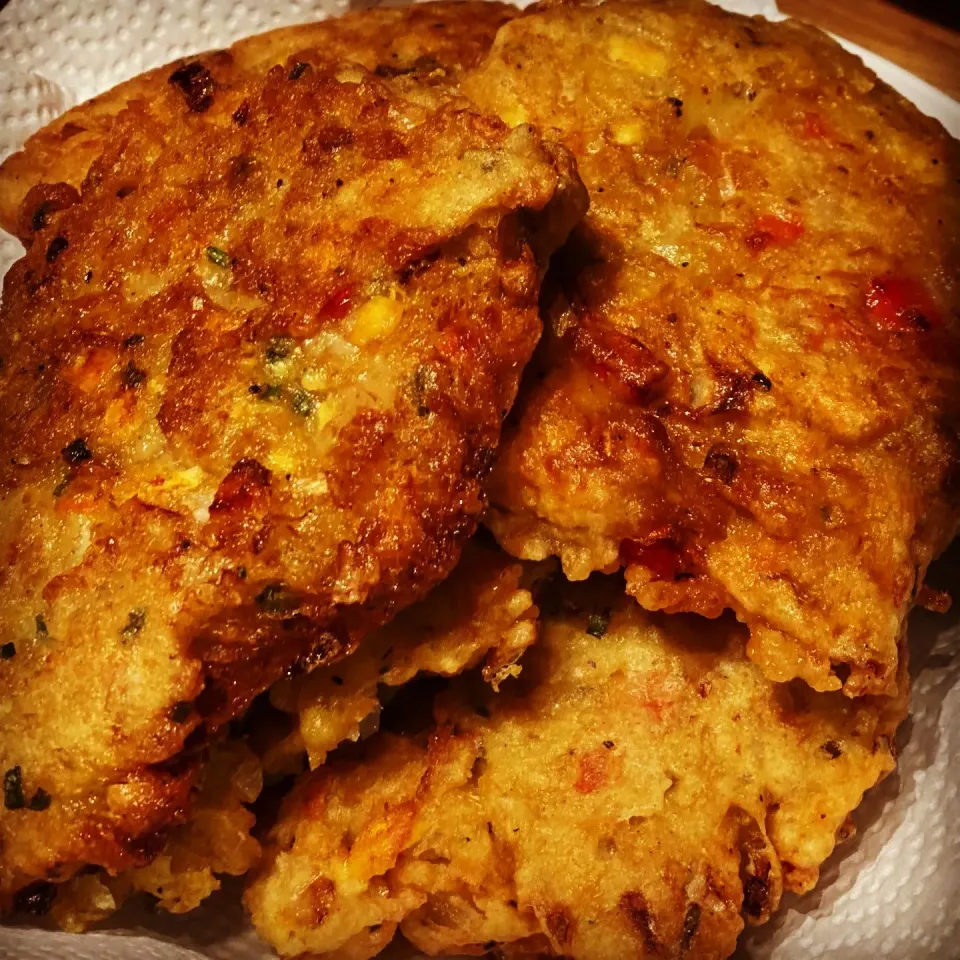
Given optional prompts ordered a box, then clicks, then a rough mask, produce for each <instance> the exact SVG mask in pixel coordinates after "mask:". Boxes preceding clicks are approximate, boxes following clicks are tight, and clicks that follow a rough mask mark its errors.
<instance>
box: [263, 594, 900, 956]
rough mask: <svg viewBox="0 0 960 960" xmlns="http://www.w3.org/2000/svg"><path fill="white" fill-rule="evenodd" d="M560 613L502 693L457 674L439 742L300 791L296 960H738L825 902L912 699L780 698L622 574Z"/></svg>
mask: <svg viewBox="0 0 960 960" xmlns="http://www.w3.org/2000/svg"><path fill="white" fill-rule="evenodd" d="M552 600H553V603H554V606H555V609H554V610H553V611H552V612H548V613H546V614H545V615H544V617H543V622H542V624H541V630H540V637H539V639H538V641H537V643H536V644H535V645H534V646H533V647H532V648H531V649H530V650H529V651H528V652H527V653H526V654H525V656H524V658H523V673H522V674H521V676H520V677H519V679H517V680H511V681H510V682H509V683H507V684H506V685H505V686H504V687H503V689H502V690H501V691H500V693H499V694H495V693H492V692H491V691H489V689H488V688H487V687H486V685H485V684H483V683H471V682H470V681H468V680H466V679H462V680H459V681H456V682H455V684H454V686H453V687H451V689H450V690H449V691H447V692H446V693H445V694H443V695H441V699H440V700H439V702H438V704H437V705H436V707H435V712H436V718H437V726H436V728H435V729H434V730H433V731H432V732H431V733H429V735H424V736H423V737H420V738H417V737H413V738H406V739H405V738H400V737H394V736H387V735H382V734H381V735H378V736H377V737H375V738H373V739H371V740H370V741H368V742H367V744H366V745H365V747H366V749H365V752H364V754H363V755H362V756H361V757H360V758H359V759H355V760H350V761H345V760H342V759H331V760H330V761H329V762H328V763H327V765H326V766H324V767H321V768H320V769H319V770H316V771H314V772H313V773H310V774H308V775H306V776H305V777H304V778H303V779H302V780H301V781H300V782H299V783H298V785H297V786H296V787H295V788H294V791H293V793H292V794H291V795H290V796H289V797H288V798H287V800H286V801H285V806H284V809H283V810H282V812H281V815H280V819H279V821H278V823H277V825H276V827H275V828H274V829H273V831H272V832H271V834H270V837H269V839H268V842H267V845H266V847H265V852H264V859H263V860H262V862H261V868H260V872H259V875H258V876H257V877H256V878H255V880H254V882H253V883H252V885H251V886H250V888H249V889H248V891H247V894H246V905H247V907H248V909H249V911H250V913H251V915H252V917H253V920H254V923H255V924H256V926H257V929H258V930H259V931H260V933H261V934H262V935H263V936H264V937H265V938H266V939H267V940H268V941H269V942H270V943H271V944H272V945H273V946H274V947H275V948H276V949H277V950H278V951H279V952H280V954H281V955H282V956H298V955H300V954H301V953H308V954H309V955H310V956H330V957H334V956H335V957H337V958H350V960H356V958H367V957H370V956H373V955H374V953H375V952H376V951H377V950H378V949H380V948H382V947H383V946H385V945H386V943H388V942H389V941H390V939H391V938H392V936H393V934H394V931H395V930H396V929H397V928H398V926H399V929H400V930H402V932H403V933H404V935H405V936H406V937H407V938H408V939H409V940H410V941H411V942H412V943H413V944H414V946H415V947H417V948H418V949H419V950H422V951H423V952H425V953H427V954H429V955H431V956H434V955H438V954H466V955H472V954H482V953H486V952H489V951H490V950H491V949H492V948H493V947H495V946H499V947H501V948H502V951H503V953H504V955H505V956H511V957H512V956H530V955H547V956H563V957H570V958H578V960H593V958H596V960H617V958H620V957H623V958H628V957H629V958H636V957H664V956H669V957H674V956H684V957H688V958H691V960H692V958H707V957H709V958H720V957H726V956H728V955H729V954H730V953H731V952H732V951H733V949H734V946H735V943H736V938H737V936H738V934H739V932H740V930H741V929H742V927H743V924H744V919H745V920H746V921H748V922H752V923H759V922H763V921H764V920H766V919H767V918H768V917H769V915H770V914H771V912H772V911H774V910H775V909H776V908H777V905H778V903H779V900H780V897H781V893H782V891H783V890H795V891H806V890H809V889H810V888H811V887H813V885H814V884H815V883H816V881H817V875H818V869H819V866H820V864H821V863H822V862H823V860H824V859H825V858H826V857H827V856H828V855H829V854H830V852H831V850H832V849H833V847H834V844H835V843H836V841H837V839H838V837H843V836H845V835H849V832H850V830H851V829H852V825H851V824H850V823H849V821H848V817H849V814H850V812H851V811H852V810H853V809H854V808H855V807H856V806H857V805H858V803H859V802H860V799H861V796H862V794H863V792H864V791H865V790H866V789H868V788H869V787H871V786H873V785H874V784H875V783H876V782H877V781H878V780H879V779H881V778H882V777H884V776H885V775H886V774H887V773H889V772H890V770H892V769H893V767H894V752H893V746H892V739H891V738H892V737H893V734H894V732H895V730H896V727H897V724H898V723H899V721H900V720H901V719H902V717H903V716H904V713H905V709H906V697H905V695H902V696H901V697H900V698H899V699H889V698H876V697H865V698H861V699H859V700H857V701H851V700H850V699H848V698H846V697H844V696H843V694H842V693H839V692H831V693H815V692H813V691H811V690H810V688H809V687H808V686H806V685H805V684H803V683H802V682H800V681H793V682H792V683H789V684H777V683H774V682H771V681H770V680H768V679H766V678H765V677H764V675H763V673H762V672H761V671H760V669H759V668H758V667H757V666H756V665H755V664H753V663H751V662H750V661H749V659H748V658H747V657H746V654H745V645H746V630H745V629H744V628H743V627H742V626H740V625H738V624H736V623H735V622H734V621H733V620H732V618H730V619H727V618H724V619H720V620H713V621H710V620H704V619H700V618H694V617H690V616H664V615H662V614H649V613H647V612H645V611H643V610H642V609H641V608H640V607H639V606H638V605H637V604H635V603H634V602H632V601H631V600H630V599H629V598H627V597H625V596H624V595H623V587H622V581H620V580H619V579H607V580H605V581H604V580H603V579H602V578H599V577H595V578H594V579H593V580H592V581H591V582H590V583H588V584H581V585H575V586H571V585H563V586H561V587H560V590H559V594H558V595H554V596H553V598H552ZM543 602H544V604H547V603H548V602H549V597H548V598H547V599H545V600H544V601H543ZM904 686H905V683H904Z"/></svg>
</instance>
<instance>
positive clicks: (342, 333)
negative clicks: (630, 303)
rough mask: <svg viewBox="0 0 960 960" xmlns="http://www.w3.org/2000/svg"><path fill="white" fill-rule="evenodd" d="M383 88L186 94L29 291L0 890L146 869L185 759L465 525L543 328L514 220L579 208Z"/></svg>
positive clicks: (7, 432)
mask: <svg viewBox="0 0 960 960" xmlns="http://www.w3.org/2000/svg"><path fill="white" fill-rule="evenodd" d="M184 69H187V68H183V67H178V68H177V70H176V72H177V73H180V72H181V71H182V70H184ZM201 71H202V68H201ZM193 76H194V78H195V79H196V78H198V77H199V78H202V72H201V73H195V74H193ZM404 79H406V78H404ZM197 82H203V81H202V79H201V80H198V81H197ZM394 82H395V81H391V80H384V79H381V78H377V77H375V76H373V75H372V74H369V73H367V72H366V71H365V70H364V69H363V68H362V67H359V66H355V65H345V66H342V67H337V68H334V67H327V66H323V65H316V64H312V63H310V62H307V61H304V63H303V64H302V66H298V67H296V68H294V69H288V68H279V67H278V68H274V69H272V70H271V71H270V72H269V73H268V74H267V75H266V76H265V77H262V78H260V79H258V80H255V81H254V80H251V81H249V82H243V83H240V84H237V85H236V86H234V87H231V88H230V89H229V90H219V89H217V88H216V86H215V85H214V86H213V87H212V89H211V92H210V94H209V96H210V98H211V101H210V103H209V104H207V106H206V108H205V109H204V111H203V112H200V113H197V112H194V111H192V110H190V109H188V107H187V106H186V105H185V103H184V97H185V96H187V98H188V99H189V96H190V95H191V94H189V93H187V92H186V91H185V90H184V88H183V86H182V85H181V84H179V83H171V84H167V85H166V86H164V87H163V89H162V90H161V91H160V92H159V94H158V96H156V97H155V98H153V99H152V100H150V101H149V102H138V103H134V104H132V105H131V107H130V108H129V110H128V111H126V112H125V113H124V114H122V115H121V116H120V117H119V118H118V121H117V124H116V127H115V128H114V131H113V133H112V135H111V140H110V143H109V145H108V148H107V149H106V150H105V152H104V153H103V155H102V156H101V157H100V158H99V159H98V161H97V162H96V164H95V165H94V167H93V168H92V170H91V172H90V175H89V176H88V178H87V180H86V182H85V184H84V187H83V191H82V194H81V195H80V196H79V197H72V198H70V199H71V202H70V204H69V205H67V206H65V207H64V209H60V210H57V211H56V212H52V211H51V212H48V213H47V214H46V215H45V217H44V224H43V225H42V227H41V229H40V231H39V232H38V233H37V234H36V236H35V238H34V240H33V243H32V245H31V247H30V249H29V251H28V253H27V255H26V256H25V257H24V258H23V259H22V260H21V261H20V262H18V263H17V264H16V265H15V266H14V267H13V268H12V269H11V271H10V273H9V274H8V275H7V278H6V281H5V286H4V300H3V305H2V312H0V356H2V357H3V366H2V368H0V405H2V408H3V411H4V418H3V422H2V424H0V447H2V449H3V451H4V456H3V458H2V464H0V498H2V499H0V644H2V649H3V659H2V661H0V683H2V686H3V690H4V711H3V716H2V720H0V771H5V784H6V786H7V791H6V804H5V808H4V809H3V810H2V811H0V842H2V854H0V893H3V894H4V895H9V894H11V893H13V892H14V891H17V890H19V889H21V888H22V887H24V886H25V885H26V884H28V883H30V882H31V881H33V880H40V879H48V880H63V879H66V878H68V877H70V876H71V875H72V874H73V873H74V872H76V871H77V870H78V869H79V868H80V867H82V866H84V865H85V864H97V865H100V866H103V867H104V868H106V869H107V870H108V871H109V872H111V873H114V872H116V871H119V870H122V869H125V868H127V867H130V866H138V865H141V864H142V863H144V862H146V861H149V860H150V859H151V858H152V856H153V855H154V854H155V853H156V852H157V849H158V848H159V846H160V845H161V844H162V839H163V831H164V830H165V828H166V827H167V826H169V825H170V824H171V823H173V822H178V821H180V820H182V819H183V817H184V816H185V815H186V807H187V806H188V803H189V794H190V789H191V783H192V780H193V778H194V776H195V774H196V770H197V765H198V761H197V756H198V754H197V753H196V752H195V751H194V750H192V749H191V750H190V751H188V752H186V753H183V754H181V751H182V749H183V747H184V744H185V742H186V741H188V739H189V745H190V746H191V748H193V747H194V746H195V745H196V742H197V740H198V739H199V740H201V741H202V739H203V734H204V731H209V730H212V729H214V728H216V727H218V726H219V725H221V724H222V723H223V722H224V721H225V720H227V719H228V718H230V717H233V716H236V715H237V714H239V713H240V712H241V711H242V710H243V709H244V708H245V707H246V706H247V704H248V703H249V702H250V700H251V699H252V697H253V696H254V695H256V694H257V693H258V692H260V691H261V690H263V689H265V688H266V687H267V686H269V685H270V684H271V683H272V682H273V681H274V680H276V679H277V678H278V677H280V676H281V675H282V674H284V673H285V672H286V671H287V670H288V669H290V668H291V667H293V666H294V665H299V666H300V667H307V668H309V667H312V666H315V665H320V664H323V663H327V662H330V661H332V660H335V659H337V658H338V657H341V656H343V655H346V654H347V653H349V652H351V651H352V650H353V649H354V647H355V646H356V644H357V642H358V640H359V638H360V637H361V636H362V635H363V634H364V633H365V632H367V631H369V630H370V629H372V628H373V627H375V626H378V625H380V624H381V623H382V622H384V621H385V620H387V619H388V618H389V617H390V616H392V615H393V614H394V613H395V612H397V611H398V610H399V609H401V608H402V607H404V606H406V605H407V604H409V603H410V602H412V601H414V600H416V599H418V598H419V597H421V596H423V595H425V594H426V593H427V591H428V590H429V589H430V588H431V587H432V586H433V585H434V584H435V583H436V582H437V581H438V580H440V579H441V578H442V577H444V576H445V575H446V574H447V573H448V572H449V571H450V570H451V569H452V568H453V566H454V564H455V562H456V560H457V557H458V555H459V552H460V548H461V546H462V544H463V543H464V542H465V541H466V539H467V538H468V537H469V536H470V534H471V533H472V532H473V529H474V527H475V525H476V521H477V518H478V516H479V513H480V511H481V507H482V486H481V484H482V481H483V479H484V477H485V475H486V473H487V471H488V469H489V466H490V463H491V460H492V456H493V452H494V450H495V448H496V445H497V442H498V438H499V432H500V424H501V420H502V418H503V416H504V415H505V414H506V412H507V410H508V409H509V407H510V405H511V403H512V401H513V398H514V394H515V390H516V385H517V381H518V378H519V376H520V372H521V370H522V367H523V365H524V364H525V363H526V361H527V360H528V358H529V356H530V354H531V352H532V350H533V347H534V344H535V342H536V340H537V337H538V336H539V332H540V322H539V318H538V315H537V294H538V287H539V282H538V265H537V263H536V262H535V259H534V256H533V254H532V252H531V248H530V246H529V245H528V243H527V239H526V233H527V231H528V230H537V229H538V226H539V225H541V224H546V225H547V226H548V228H549V229H548V230H547V232H546V233H545V232H544V231H542V230H541V231H538V233H537V237H536V243H537V246H538V249H540V250H545V251H548V250H549V248H550V247H551V246H555V245H556V244H557V243H559V242H561V241H562V239H563V235H564V233H565V230H566V229H567V228H568V227H569V222H570V219H571V218H575V217H577V216H579V214H580V213H581V212H582V204H581V202H580V201H581V200H582V197H581V194H580V193H578V192H577V187H578V183H577V182H575V181H574V180H573V179H572V178H573V177H574V176H575V174H573V173H572V172H571V169H570V164H569V158H568V157H566V155H565V154H563V152H562V151H561V149H560V148H557V147H547V146H545V145H544V144H543V143H542V142H541V141H540V139H539V138H538V137H537V136H536V135H535V134H534V133H533V132H532V130H531V129H530V128H523V129H518V130H514V131H509V130H507V128H506V127H504V126H503V125H502V124H500V123H499V121H497V120H495V119H489V118H483V117H481V116H478V115H477V114H475V113H472V112H470V111H469V110H467V109H464V108H463V105H462V104H458V103H447V104H446V105H445V106H442V107H437V108H436V109H434V108H432V107H431V106H429V103H428V101H429V96H428V93H427V92H425V91H420V92H419V93H418V94H417V99H416V101H413V100H409V99H406V98H405V97H403V96H401V95H399V94H398V93H397V92H396V91H395V89H394V88H393V86H392V84H393V83H394ZM454 184H455V185H456V189H451V186H452V185H454ZM558 205H559V207H560V209H559V212H558ZM521 210H522V211H523V216H522V217H521V216H519V215H518V214H519V211H521ZM564 219H566V221H567V223H566V227H562V226H561V221H563V220H564Z"/></svg>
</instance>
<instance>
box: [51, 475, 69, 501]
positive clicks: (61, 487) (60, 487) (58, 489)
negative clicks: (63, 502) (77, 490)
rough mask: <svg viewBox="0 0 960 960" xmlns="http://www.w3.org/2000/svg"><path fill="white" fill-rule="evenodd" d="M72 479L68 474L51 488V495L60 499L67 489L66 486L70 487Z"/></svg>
mask: <svg viewBox="0 0 960 960" xmlns="http://www.w3.org/2000/svg"><path fill="white" fill-rule="evenodd" d="M72 479H73V477H72V476H71V475H70V474H69V473H68V474H67V475H66V476H65V477H64V478H63V479H62V480H61V481H60V482H59V483H58V484H57V485H56V486H55V487H54V488H53V495H54V496H55V497H62V496H63V494H64V491H65V490H66V489H67V487H68V486H70V481H71V480H72Z"/></svg>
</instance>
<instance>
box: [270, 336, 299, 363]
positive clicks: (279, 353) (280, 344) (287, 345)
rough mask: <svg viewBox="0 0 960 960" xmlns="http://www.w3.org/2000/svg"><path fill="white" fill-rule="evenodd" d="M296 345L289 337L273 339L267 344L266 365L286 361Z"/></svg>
mask: <svg viewBox="0 0 960 960" xmlns="http://www.w3.org/2000/svg"><path fill="white" fill-rule="evenodd" d="M295 346H296V344H295V343H294V342H293V340H292V339H291V338H290V337H274V338H273V339H272V340H270V341H269V342H268V343H267V363H278V362H279V361H280V360H286V359H287V357H289V356H290V354H291V353H293V350H294V347H295Z"/></svg>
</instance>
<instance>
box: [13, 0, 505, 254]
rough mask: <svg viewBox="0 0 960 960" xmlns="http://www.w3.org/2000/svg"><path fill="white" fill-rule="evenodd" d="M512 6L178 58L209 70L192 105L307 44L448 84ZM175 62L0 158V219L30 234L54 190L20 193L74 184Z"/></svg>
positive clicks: (461, 7) (285, 30)
mask: <svg viewBox="0 0 960 960" xmlns="http://www.w3.org/2000/svg"><path fill="white" fill-rule="evenodd" d="M516 13H517V10H516V8H515V7H512V6H510V5H508V4H504V3H495V2H479V0H465V2H448V0H440V2H433V3H424V4H417V5H415V6H413V5H411V6H404V7H384V8H379V9H375V10H365V11H363V12H362V13H348V14H347V15H345V16H343V17H332V18H330V19H328V20H323V21H320V22H318V23H306V24H302V25H299V26H294V27H280V28H279V29H277V30H271V31H269V32H267V33H263V34H258V35H257V36H253V37H247V38H246V39H244V40H240V41H238V42H237V43H236V44H234V45H233V46H232V47H230V48H229V49H228V50H219V51H210V52H209V53H205V54H201V55H199V56H195V57H187V58H184V59H183V60H181V61H179V62H178V64H177V66H180V67H183V68H186V69H189V70H193V69H195V68H194V67H192V66H191V64H193V63H197V62H199V63H200V64H201V65H202V66H203V67H204V69H206V70H207V71H208V72H209V74H210V75H211V78H212V79H211V81H210V82H209V89H208V85H207V83H206V82H197V80H193V79H191V78H190V77H185V81H186V83H187V84H188V85H192V86H193V87H194V89H195V90H196V102H197V104H198V105H200V104H202V102H203V97H204V96H206V95H207V94H209V93H211V92H212V91H213V90H214V89H223V88H224V87H229V86H232V85H234V84H236V83H237V82H239V81H240V80H241V79H242V78H243V77H244V76H247V75H248V74H250V73H253V74H258V73H262V72H263V71H264V70H265V69H268V68H269V67H272V66H274V65H277V64H285V63H286V61H287V59H288V58H289V57H291V56H293V55H294V54H295V53H298V52H299V51H301V50H307V49H314V50H316V51H318V52H321V53H322V54H323V56H325V57H326V58H328V59H331V60H341V59H342V60H351V61H355V62H357V63H361V64H362V65H363V66H365V67H367V68H368V69H369V70H374V71H375V72H376V73H377V74H378V76H383V77H391V76H398V75H410V76H413V77H415V78H416V79H418V80H420V81H422V82H427V83H431V84H436V83H441V84H442V83H448V84H452V83H454V82H455V79H456V77H457V76H459V73H460V72H461V71H462V70H464V69H467V68H469V67H473V66H475V65H476V64H477V63H479V62H480V60H481V58H482V57H483V55H484V54H485V53H486V52H487V50H488V49H489V47H490V44H491V43H492V42H493V38H494V36H495V35H496V32H497V29H498V28H499V27H500V26H501V25H502V24H503V23H505V22H506V21H507V20H508V19H509V18H510V17H511V16H512V15H514V14H516ZM174 69H175V67H171V66H164V67H159V68H157V69H156V70H151V71H149V72H147V73H145V74H142V75H140V76H137V77H134V78H133V79H131V80H128V81H127V82H126V83H122V84H120V85H119V86H117V87H114V88H113V89H112V90H108V91H107V92H106V93H103V94H101V95H100V96H98V97H94V98H93V99H92V100H89V101H87V102H85V103H82V104H80V105H78V106H76V107H74V108H73V109H71V110H68V111H67V112H66V113H65V114H64V115H63V116H61V117H58V118H57V119H56V120H54V121H52V122H51V123H49V124H47V126H45V127H44V128H43V129H42V130H40V131H38V132H37V133H36V134H34V135H33V136H32V137H31V138H30V139H29V140H28V141H27V143H26V145H25V146H24V148H23V149H22V150H21V151H20V152H18V153H16V154H14V155H12V156H11V157H9V158H8V159H7V160H6V161H5V162H4V163H3V164H0V227H2V228H3V229H5V230H7V231H8V232H9V233H17V234H18V235H19V236H20V237H21V239H23V240H24V242H29V240H30V238H31V236H32V234H33V232H34V226H33V223H34V218H35V217H36V218H37V220H38V221H39V222H42V220H43V218H44V211H45V210H46V211H47V212H49V211H50V210H52V209H54V208H55V206H56V202H57V201H56V197H55V196H51V195H50V194H49V193H41V194H39V195H35V196H36V201H37V202H36V203H31V204H28V205H27V207H26V208H25V209H24V208H22V207H21V205H22V203H23V200H24V198H25V197H26V195H27V194H28V193H29V191H30V190H31V189H32V188H33V187H34V186H36V185H37V184H40V183H44V184H53V183H65V184H67V185H68V186H71V187H73V188H75V189H79V188H80V186H81V184H82V183H83V180H84V177H85V176H86V175H87V171H88V170H89V169H90V166H91V164H92V163H93V161H94V160H95V159H96V158H97V157H98V156H99V155H100V154H101V152H102V151H103V149H104V145H105V143H106V141H107V140H108V139H109V137H110V135H111V131H112V130H113V127H114V124H115V123H116V118H117V115H118V114H119V113H120V112H121V111H122V110H124V109H125V108H126V107H127V106H128V105H129V104H130V103H132V102H134V101H137V100H142V101H149V100H151V99H153V97H155V96H157V95H159V94H160V93H162V92H163V89H164V88H165V87H166V86H167V84H168V83H169V81H170V76H171V73H173V71H174ZM61 192H62V191H61ZM44 203H45V204H46V207H44V206H43V204H44ZM38 211H39V212H38ZM21 213H22V217H21V216H20V214H21Z"/></svg>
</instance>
